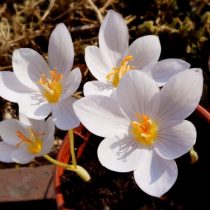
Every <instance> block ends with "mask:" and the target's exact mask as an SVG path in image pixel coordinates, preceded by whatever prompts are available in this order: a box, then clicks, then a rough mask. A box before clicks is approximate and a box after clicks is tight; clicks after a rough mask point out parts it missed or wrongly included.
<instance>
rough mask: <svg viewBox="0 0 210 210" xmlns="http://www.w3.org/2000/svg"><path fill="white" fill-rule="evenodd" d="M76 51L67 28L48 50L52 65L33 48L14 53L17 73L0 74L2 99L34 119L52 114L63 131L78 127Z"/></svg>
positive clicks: (57, 32) (58, 29) (62, 28)
mask: <svg viewBox="0 0 210 210" xmlns="http://www.w3.org/2000/svg"><path fill="white" fill-rule="evenodd" d="M73 60H74V49H73V44H72V39H71V36H70V33H69V31H68V29H67V28H66V26H65V25H64V24H58V25H57V26H56V28H55V29H54V31H53V32H52V34H51V36H50V40H49V46H48V62H49V66H48V64H47V63H46V62H45V60H44V59H43V58H42V56H41V55H40V54H39V53H37V52H36V51H34V50H33V49H29V48H21V49H17V50H15V51H14V53H13V56H12V65H13V71H14V73H13V72H9V71H5V72H1V73H0V95H1V96H2V97H3V98H5V99H7V100H9V101H12V102H17V103H18V105H19V111H20V112H21V113H24V114H25V115H26V116H27V117H29V118H32V119H37V120H40V119H44V118H46V117H47V116H48V115H49V114H50V113H51V112H52V118H53V120H54V122H55V125H56V126H57V127H58V128H60V129H63V130H67V129H70V128H74V127H77V126H78V125H79V120H78V119H77V117H76V115H75V113H74V111H73V107H72V104H73V103H74V101H75V98H74V97H72V95H73V94H74V92H75V91H76V90H77V89H78V87H79V85H80V82H81V72H80V70H79V68H76V69H74V70H72V71H70V70H71V68H72V64H73Z"/></svg>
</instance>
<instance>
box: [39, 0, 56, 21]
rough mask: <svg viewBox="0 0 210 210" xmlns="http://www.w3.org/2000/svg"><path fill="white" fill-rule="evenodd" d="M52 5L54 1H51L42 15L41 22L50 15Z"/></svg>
mask: <svg viewBox="0 0 210 210" xmlns="http://www.w3.org/2000/svg"><path fill="white" fill-rule="evenodd" d="M54 4H55V0H51V1H50V4H49V6H48V8H47V10H46V11H45V13H44V15H43V16H42V18H41V22H43V21H44V20H45V18H46V17H47V16H48V15H49V14H50V11H51V9H52V8H53V6H54Z"/></svg>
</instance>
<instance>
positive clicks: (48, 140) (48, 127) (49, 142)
mask: <svg viewBox="0 0 210 210" xmlns="http://www.w3.org/2000/svg"><path fill="white" fill-rule="evenodd" d="M45 132H46V133H45V136H44V139H43V140H44V142H43V145H42V151H41V152H40V154H39V155H40V156H43V155H45V154H48V153H49V152H50V151H51V149H52V147H53V144H54V133H55V125H54V122H53V119H52V117H49V118H48V119H47V121H46V124H45Z"/></svg>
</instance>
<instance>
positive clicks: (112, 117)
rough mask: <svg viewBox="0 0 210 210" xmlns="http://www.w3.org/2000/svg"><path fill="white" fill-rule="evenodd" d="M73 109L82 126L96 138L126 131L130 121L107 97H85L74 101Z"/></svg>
mask: <svg viewBox="0 0 210 210" xmlns="http://www.w3.org/2000/svg"><path fill="white" fill-rule="evenodd" d="M73 107H74V111H75V113H76V115H77V117H78V118H79V119H80V121H81V122H82V124H83V125H84V126H85V127H86V128H87V129H88V130H90V131H91V132H92V133H94V134H96V135H98V136H102V137H109V136H114V135H116V134H117V133H124V132H126V131H128V127H129V124H130V121H129V120H127V119H126V118H125V116H124V115H123V113H122V111H121V109H120V107H119V105H118V104H117V103H116V102H115V101H114V100H112V99H111V98H109V97H106V96H99V95H92V96H87V97H84V98H82V99H80V100H78V101H76V102H75V103H74V105H73Z"/></svg>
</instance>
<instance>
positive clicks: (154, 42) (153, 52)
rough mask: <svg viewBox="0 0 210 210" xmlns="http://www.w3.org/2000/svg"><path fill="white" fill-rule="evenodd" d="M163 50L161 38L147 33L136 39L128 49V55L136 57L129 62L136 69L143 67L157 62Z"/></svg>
mask: <svg viewBox="0 0 210 210" xmlns="http://www.w3.org/2000/svg"><path fill="white" fill-rule="evenodd" d="M160 52H161V46H160V40H159V38H158V36H154V35H147V36H143V37H140V38H138V39H136V40H135V41H134V42H133V43H132V44H131V45H130V46H129V49H128V53H127V54H128V55H132V56H133V57H134V59H133V61H131V62H130V63H129V64H131V65H133V66H135V68H136V69H142V68H143V67H145V66H146V65H148V64H150V65H151V64H155V63H156V62H157V61H158V59H159V57H160Z"/></svg>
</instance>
